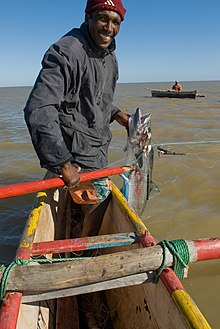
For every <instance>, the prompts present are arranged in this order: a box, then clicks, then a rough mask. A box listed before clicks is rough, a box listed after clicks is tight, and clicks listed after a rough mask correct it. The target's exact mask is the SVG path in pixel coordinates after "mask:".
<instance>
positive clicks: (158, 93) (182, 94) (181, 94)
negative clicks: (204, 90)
mask: <svg viewBox="0 0 220 329" xmlns="http://www.w3.org/2000/svg"><path fill="white" fill-rule="evenodd" d="M151 95H152V97H169V98H194V99H195V98H196V97H197V96H199V95H198V91H197V90H190V91H174V90H155V89H154V90H151Z"/></svg>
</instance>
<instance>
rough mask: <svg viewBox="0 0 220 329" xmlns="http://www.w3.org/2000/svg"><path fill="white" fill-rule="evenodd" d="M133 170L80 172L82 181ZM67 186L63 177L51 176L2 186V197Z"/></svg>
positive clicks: (120, 168) (0, 193) (0, 188)
mask: <svg viewBox="0 0 220 329" xmlns="http://www.w3.org/2000/svg"><path fill="white" fill-rule="evenodd" d="M129 170H131V167H129V166H127V167H126V166H125V167H112V168H106V169H100V170H95V171H91V172H85V173H82V174H80V182H85V181H87V180H91V179H97V178H102V177H107V176H112V175H118V174H121V173H123V172H125V171H129ZM62 186H65V182H64V180H63V179H62V178H59V177H57V178H49V179H44V180H40V181H35V182H27V183H21V184H13V185H6V186H1V187H0V199H6V198H10V197H13V196H18V195H22V194H29V193H33V192H38V191H40V190H48V189H51V188H57V187H62Z"/></svg>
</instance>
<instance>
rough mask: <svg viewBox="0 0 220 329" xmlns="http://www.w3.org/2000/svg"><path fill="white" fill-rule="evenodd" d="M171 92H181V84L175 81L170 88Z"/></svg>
mask: <svg viewBox="0 0 220 329" xmlns="http://www.w3.org/2000/svg"><path fill="white" fill-rule="evenodd" d="M172 90H175V91H182V90H183V88H182V86H181V84H180V83H179V82H178V81H175V83H174V85H173V86H172Z"/></svg>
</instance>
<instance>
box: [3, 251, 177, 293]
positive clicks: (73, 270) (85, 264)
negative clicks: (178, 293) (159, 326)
mask: <svg viewBox="0 0 220 329" xmlns="http://www.w3.org/2000/svg"><path fill="white" fill-rule="evenodd" d="M162 260H163V251H162V248H161V247H160V246H159V245H157V246H153V247H150V248H140V249H133V250H130V251H122V252H117V253H112V254H107V255H103V256H98V257H91V258H86V259H80V260H74V261H68V262H64V263H60V262H59V263H50V264H41V265H39V266H36V265H29V266H18V267H15V268H14V270H13V271H12V272H11V274H10V277H9V280H8V284H7V289H8V290H12V291H32V292H34V291H38V292H39V291H41V292H44V291H48V287H49V289H50V290H57V289H65V288H70V287H74V286H79V285H84V284H89V283H95V282H102V281H106V280H110V279H116V278H119V277H123V276H127V275H132V274H136V273H143V272H146V271H150V270H156V269H158V268H159V267H160V265H161V263H162ZM172 262H173V257H172V255H171V254H170V253H169V252H167V255H166V265H167V266H171V265H172Z"/></svg>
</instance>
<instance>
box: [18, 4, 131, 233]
mask: <svg viewBox="0 0 220 329" xmlns="http://www.w3.org/2000/svg"><path fill="white" fill-rule="evenodd" d="M125 12H126V10H125V8H124V7H123V5H122V2H121V0H111V1H106V0H88V1H87V5H86V9H85V13H86V14H85V22H84V23H83V24H82V25H81V27H80V28H79V29H78V28H76V29H72V30H71V31H70V32H69V33H67V34H66V35H65V36H63V37H62V38H61V39H60V40H59V41H58V42H56V43H55V44H53V45H52V46H51V47H50V48H49V49H48V51H47V52H46V53H45V55H44V58H43V60H42V69H41V71H40V73H39V75H38V78H37V80H36V82H35V85H34V87H33V89H32V92H31V94H30V96H29V99H28V101H27V104H26V107H25V109H24V112H25V121H26V123H27V126H28V129H29V132H30V135H31V138H32V142H33V145H34V148H35V150H36V153H37V155H38V157H39V159H40V164H41V166H42V167H43V168H46V169H47V170H48V171H50V172H52V173H55V174H57V175H62V177H63V179H64V181H65V183H66V185H67V186H68V187H69V188H73V187H74V186H76V185H77V184H78V183H79V171H80V170H82V171H91V170H96V169H101V168H104V167H106V166H107V164H108V160H107V153H108V147H109V144H110V141H111V137H112V136H111V131H110V123H111V122H112V121H114V120H116V121H117V122H118V123H119V124H121V125H122V126H124V127H126V128H127V127H128V115H127V114H126V113H123V112H121V111H120V110H119V109H118V108H117V107H116V106H114V105H113V103H112V102H113V96H114V91H115V86H116V81H117V79H118V64H117V59H116V57H115V54H114V50H115V37H116V35H117V34H118V32H119V30H120V24H121V22H122V21H123V20H124V15H125ZM94 185H95V189H96V192H97V193H98V194H99V196H100V195H101V197H100V198H99V201H100V202H101V204H93V205H91V207H90V210H89V214H88V216H87V217H88V218H87V219H86V218H85V225H84V232H83V235H96V234H97V233H98V231H99V228H100V225H101V222H102V217H103V215H104V212H105V210H106V208H107V205H108V202H109V197H110V190H109V186H108V184H107V183H106V182H105V181H104V182H103V180H101V181H100V180H99V181H97V182H94ZM100 189H101V192H100ZM99 192H100V193H99ZM81 195H83V193H81ZM86 198H87V199H88V196H87V197H86ZM86 198H85V199H86ZM87 202H88V203H89V200H87ZM87 221H88V225H87V224H86V222H87ZM86 227H87V228H86Z"/></svg>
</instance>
